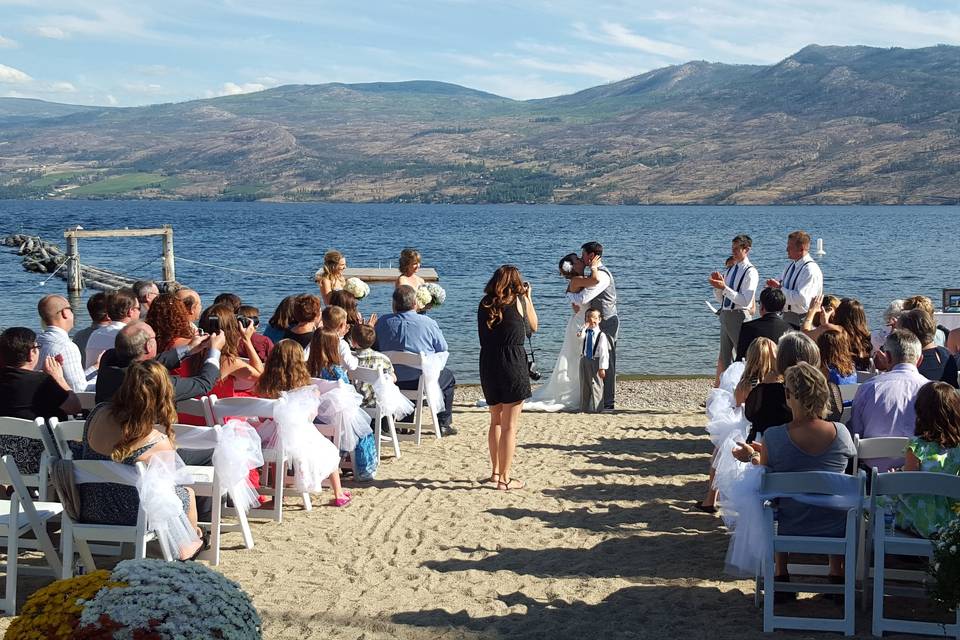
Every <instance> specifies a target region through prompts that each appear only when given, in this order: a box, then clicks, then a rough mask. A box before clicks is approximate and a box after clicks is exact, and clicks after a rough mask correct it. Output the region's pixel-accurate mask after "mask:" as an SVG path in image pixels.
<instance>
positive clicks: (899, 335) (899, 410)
mask: <svg viewBox="0 0 960 640" xmlns="http://www.w3.org/2000/svg"><path fill="white" fill-rule="evenodd" d="M883 350H884V352H885V354H886V357H887V359H888V360H889V362H890V364H891V368H890V370H889V371H887V372H886V373H883V374H880V375H877V376H874V377H873V378H870V379H869V380H867V381H866V382H864V383H863V384H861V385H860V388H858V389H857V394H856V395H855V396H854V397H853V410H852V413H851V415H850V424H849V427H850V433H853V434H856V435H859V436H860V437H861V438H879V437H883V436H898V437H904V438H907V437H910V436H912V435H913V433H914V431H915V429H916V422H917V417H916V413H915V412H914V407H913V403H914V400H915V399H916V397H917V392H918V391H920V387H922V386H923V385H925V384H926V383H927V379H926V378H924V377H923V376H922V375H920V372H919V371H917V364H918V363H919V362H920V359H921V358H922V357H923V356H921V355H920V341H919V340H917V337H916V336H915V335H913V334H912V333H910V332H909V331H907V330H905V329H895V330H894V331H893V332H892V333H891V334H890V335H889V336H887V341H886V342H884V344H883ZM864 464H865V465H866V466H867V468H873V467H877V468H878V469H879V470H880V471H881V472H885V471H889V470H890V469H891V468H894V467H900V466H901V465H903V458H875V459H872V460H864Z"/></svg>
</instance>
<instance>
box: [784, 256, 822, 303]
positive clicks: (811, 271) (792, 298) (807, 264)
mask: <svg viewBox="0 0 960 640" xmlns="http://www.w3.org/2000/svg"><path fill="white" fill-rule="evenodd" d="M780 290H781V291H783V295H784V296H786V298H787V306H786V307H785V308H784V311H791V312H793V313H798V314H800V315H803V314H805V313H806V312H807V310H808V309H809V308H810V303H811V302H813V299H814V297H816V296H819V295H820V294H822V293H823V272H822V271H820V266H819V265H818V264H817V263H816V262H815V261H814V259H813V258H811V257H810V254H809V253H807V254H804V256H803V257H802V258H800V259H798V260H794V261H793V262H791V263H790V264H788V265H787V268H786V269H784V270H783V276H782V277H781V278H780Z"/></svg>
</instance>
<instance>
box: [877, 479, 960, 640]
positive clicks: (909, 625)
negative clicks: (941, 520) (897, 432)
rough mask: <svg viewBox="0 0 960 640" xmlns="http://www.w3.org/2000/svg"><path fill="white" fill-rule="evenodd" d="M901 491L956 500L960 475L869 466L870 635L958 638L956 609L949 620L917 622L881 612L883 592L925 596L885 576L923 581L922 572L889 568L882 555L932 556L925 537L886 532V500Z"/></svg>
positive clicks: (959, 620)
mask: <svg viewBox="0 0 960 640" xmlns="http://www.w3.org/2000/svg"><path fill="white" fill-rule="evenodd" d="M902 495H923V496H942V497H945V498H950V499H952V500H960V477H958V476H953V475H950V474H946V473H932V472H925V471H904V472H900V473H877V470H876V469H874V470H873V478H872V479H871V481H870V502H871V511H872V519H873V521H872V523H871V524H872V529H873V537H872V543H873V635H875V636H877V637H882V636H883V633H884V632H885V631H893V632H899V633H916V634H924V635H934V636H942V637H949V636H953V637H955V638H960V609H958V610H957V612H956V621H955V622H954V623H953V624H939V623H934V622H920V621H918V620H902V619H898V618H887V617H885V616H884V613H883V605H884V599H883V598H884V596H913V597H919V598H926V597H928V596H927V593H926V590H925V589H923V588H915V587H914V588H911V587H904V586H899V587H898V586H894V585H891V584H888V583H887V579H888V578H891V579H897V580H910V579H914V580H918V581H921V582H923V581H925V579H926V578H927V575H926V572H921V571H897V572H894V571H890V570H887V569H886V558H887V556H891V555H898V556H914V557H920V558H927V559H930V558H931V557H933V544H932V543H931V542H930V540H928V539H926V538H920V537H917V536H911V535H910V534H909V533H906V532H903V531H899V530H897V531H893V532H887V531H886V527H885V523H884V515H885V513H886V511H887V508H888V507H887V505H886V502H887V501H888V500H890V499H896V498H898V497H899V496H902Z"/></svg>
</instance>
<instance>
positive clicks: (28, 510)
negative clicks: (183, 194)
mask: <svg viewBox="0 0 960 640" xmlns="http://www.w3.org/2000/svg"><path fill="white" fill-rule="evenodd" d="M2 461H3V463H2V464H0V483H2V484H6V485H10V486H12V487H13V494H12V495H11V496H10V499H9V500H0V541H3V543H4V546H5V547H6V554H7V557H6V564H5V565H4V567H3V568H4V570H5V571H6V574H7V580H6V589H5V591H4V594H3V600H2V601H0V608H2V609H3V613H4V614H6V615H14V614H16V612H17V577H18V574H19V573H24V574H34V573H35V574H45V575H52V576H53V577H55V578H56V577H58V576H59V575H60V572H61V568H62V567H61V564H60V556H59V555H57V550H56V548H55V547H54V546H53V543H52V542H51V541H50V536H49V535H47V523H48V522H50V521H51V520H53V519H54V518H56V517H57V516H58V515H60V513H61V512H62V511H63V507H62V506H61V505H60V504H59V503H56V502H34V501H33V500H32V499H31V498H30V491H29V490H28V489H27V487H26V485H24V483H23V478H22V477H21V476H20V472H19V471H18V470H17V464H16V462H14V460H13V456H3V459H2ZM28 533H29V534H32V535H33V538H26V537H25V536H26V535H27V534H28ZM22 549H36V550H39V551H42V552H43V556H44V560H46V562H47V565H48V566H46V567H28V566H24V567H21V566H20V562H19V560H20V551H21V550H22Z"/></svg>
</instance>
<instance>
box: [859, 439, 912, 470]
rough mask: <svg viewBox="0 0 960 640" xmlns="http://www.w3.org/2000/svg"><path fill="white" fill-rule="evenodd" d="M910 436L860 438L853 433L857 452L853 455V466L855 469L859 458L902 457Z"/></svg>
mask: <svg viewBox="0 0 960 640" xmlns="http://www.w3.org/2000/svg"><path fill="white" fill-rule="evenodd" d="M909 442H910V438H903V437H899V436H885V437H882V438H861V437H860V436H859V435H857V434H854V436H853V446H854V448H855V449H856V450H857V452H856V453H855V454H854V456H853V468H854V469H857V468H858V466H859V465H860V461H861V460H872V459H874V458H902V457H903V456H904V455H905V452H906V450H907V444H908V443H909Z"/></svg>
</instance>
